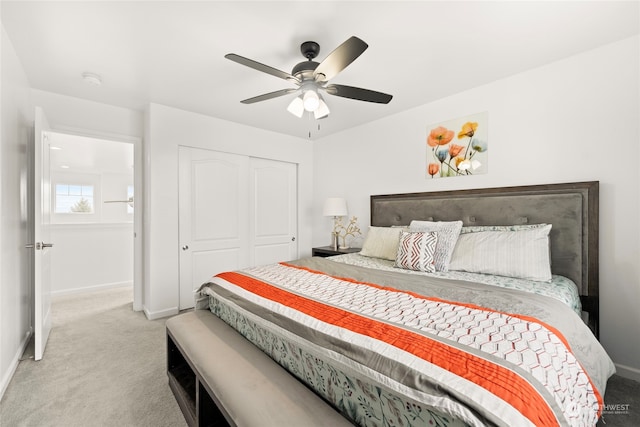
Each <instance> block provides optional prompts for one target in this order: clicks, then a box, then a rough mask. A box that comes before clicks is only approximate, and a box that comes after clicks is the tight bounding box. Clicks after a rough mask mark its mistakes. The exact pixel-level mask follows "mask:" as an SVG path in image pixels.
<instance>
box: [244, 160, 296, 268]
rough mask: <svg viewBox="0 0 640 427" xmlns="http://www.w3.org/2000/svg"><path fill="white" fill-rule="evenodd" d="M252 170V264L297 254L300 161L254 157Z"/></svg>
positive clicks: (291, 257) (265, 262)
mask: <svg viewBox="0 0 640 427" xmlns="http://www.w3.org/2000/svg"><path fill="white" fill-rule="evenodd" d="M250 171H251V182H250V186H251V188H250V194H251V201H250V205H249V208H250V211H251V214H252V216H251V218H250V219H251V225H250V229H249V230H250V234H249V235H250V242H249V247H250V253H249V256H250V262H251V265H261V264H269V263H273V262H279V261H290V260H292V259H295V258H297V257H298V242H297V227H298V220H297V215H298V214H297V212H298V209H297V190H298V185H297V165H295V164H293V163H286V162H279V161H275V160H267V159H257V158H252V159H251V163H250Z"/></svg>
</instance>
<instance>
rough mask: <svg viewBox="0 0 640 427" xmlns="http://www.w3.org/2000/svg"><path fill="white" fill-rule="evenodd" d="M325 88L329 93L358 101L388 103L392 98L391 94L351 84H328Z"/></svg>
mask: <svg viewBox="0 0 640 427" xmlns="http://www.w3.org/2000/svg"><path fill="white" fill-rule="evenodd" d="M325 90H326V91H327V93H328V94H330V95H336V96H341V97H343V98H351V99H357V100H359V101H367V102H376V103H378V104H388V103H389V101H391V98H393V95H389V94H386V93H382V92H376V91H375V90H369V89H362V88H359V87H353V86H344V85H328V86H326V87H325Z"/></svg>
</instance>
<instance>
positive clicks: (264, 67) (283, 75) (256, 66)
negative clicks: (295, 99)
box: [224, 53, 300, 83]
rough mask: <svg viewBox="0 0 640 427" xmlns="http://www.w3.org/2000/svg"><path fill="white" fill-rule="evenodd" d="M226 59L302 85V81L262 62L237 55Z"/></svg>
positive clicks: (228, 55) (227, 56)
mask: <svg viewBox="0 0 640 427" xmlns="http://www.w3.org/2000/svg"><path fill="white" fill-rule="evenodd" d="M224 57H225V58H227V59H230V60H231V61H233V62H237V63H238V64H242V65H244V66H247V67H249V68H253V69H254V70H258V71H262V72H263V73H267V74H271V75H272V76H276V77H278V78H281V79H284V80H291V81H294V82H297V83H300V80H298V79H297V78H295V77H294V76H292V75H291V74H289V73H285V72H284V71H281V70H278V69H277V68H273V67H270V66H268V65H264V64H261V63H260V62H257V61H254V60H253V59H249V58H245V57H244V56H240V55H236V54H235V53H228V54H226V55H225V56H224Z"/></svg>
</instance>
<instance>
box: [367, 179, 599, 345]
mask: <svg viewBox="0 0 640 427" xmlns="http://www.w3.org/2000/svg"><path fill="white" fill-rule="evenodd" d="M598 187H599V186H598V182H597V181H590V182H576V183H567V184H546V185H530V186H521V187H501V188H482V189H474V190H458V191H438V192H428V193H408V194H389V195H380V196H371V225H373V226H381V227H384V226H392V225H408V224H409V223H410V222H411V220H414V219H417V220H432V221H455V220H460V219H461V220H462V221H463V222H464V225H513V224H540V223H546V224H552V229H551V234H550V240H551V269H552V271H553V273H554V274H560V275H562V276H566V277H569V278H570V279H572V280H573V281H574V282H575V283H576V284H577V285H578V289H579V291H580V295H581V296H582V304H583V309H584V310H585V311H586V312H588V313H589V323H590V325H591V324H592V323H593V325H592V329H594V332H596V336H597V329H598V328H597V326H598V325H597V320H598V275H599V271H598Z"/></svg>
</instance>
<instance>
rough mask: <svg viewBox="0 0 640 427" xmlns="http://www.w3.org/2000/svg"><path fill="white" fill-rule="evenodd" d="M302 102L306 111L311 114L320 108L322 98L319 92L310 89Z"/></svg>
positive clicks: (305, 93)
mask: <svg viewBox="0 0 640 427" xmlns="http://www.w3.org/2000/svg"><path fill="white" fill-rule="evenodd" d="M302 102H303V103H304V109H305V110H307V111H309V112H311V111H316V109H317V108H318V107H319V106H320V97H319V96H318V94H317V92H316V91H315V90H313V89H309V90H307V91H305V92H304V95H303V96H302Z"/></svg>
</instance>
